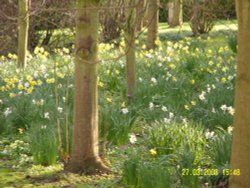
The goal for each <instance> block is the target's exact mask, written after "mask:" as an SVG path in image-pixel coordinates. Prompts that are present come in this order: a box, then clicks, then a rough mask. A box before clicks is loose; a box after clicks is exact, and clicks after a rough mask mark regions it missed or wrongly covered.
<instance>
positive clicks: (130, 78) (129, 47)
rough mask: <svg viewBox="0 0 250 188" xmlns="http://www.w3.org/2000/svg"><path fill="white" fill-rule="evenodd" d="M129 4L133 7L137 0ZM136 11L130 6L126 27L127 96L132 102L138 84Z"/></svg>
mask: <svg viewBox="0 0 250 188" xmlns="http://www.w3.org/2000/svg"><path fill="white" fill-rule="evenodd" d="M128 2H129V3H128V5H129V6H130V7H133V6H134V5H135V3H136V1H135V0H128ZM135 17H136V12H135V9H134V8H130V9H129V10H127V13H126V28H125V32H124V33H125V41H126V64H127V65H126V69H127V97H128V101H129V102H131V101H132V100H133V98H134V90H135V84H136V75H135V74H136V73H135V64H136V63H135V30H136V18H135Z"/></svg>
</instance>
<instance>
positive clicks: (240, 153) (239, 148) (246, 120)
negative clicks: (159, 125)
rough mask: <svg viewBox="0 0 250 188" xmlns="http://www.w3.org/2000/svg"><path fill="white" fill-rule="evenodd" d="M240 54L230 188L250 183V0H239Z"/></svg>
mask: <svg viewBox="0 0 250 188" xmlns="http://www.w3.org/2000/svg"><path fill="white" fill-rule="evenodd" d="M236 7H237V17H238V54H237V55H238V57H237V60H238V62H237V79H236V96H235V108H236V113H235V119H234V126H235V127H234V132H233V146H232V156H231V169H232V170H234V169H240V175H239V176H236V175H232V176H231V177H230V188H247V187H249V186H250V178H249V177H250V74H249V73H250V54H249V52H250V30H249V28H250V0H237V1H236Z"/></svg>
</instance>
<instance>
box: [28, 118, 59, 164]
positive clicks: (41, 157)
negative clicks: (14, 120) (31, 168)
mask: <svg viewBox="0 0 250 188" xmlns="http://www.w3.org/2000/svg"><path fill="white" fill-rule="evenodd" d="M53 126H54V125H53V124H41V123H34V124H33V125H32V128H31V131H30V143H31V151H32V155H33V159H34V163H35V164H41V165H45V166H48V165H52V164H55V163H56V161H57V156H58V143H57V136H56V132H55V129H54V127H53Z"/></svg>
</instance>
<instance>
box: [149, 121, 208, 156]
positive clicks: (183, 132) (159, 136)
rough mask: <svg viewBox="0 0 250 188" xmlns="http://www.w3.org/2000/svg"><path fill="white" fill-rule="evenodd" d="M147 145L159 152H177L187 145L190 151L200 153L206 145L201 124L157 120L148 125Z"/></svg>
mask: <svg viewBox="0 0 250 188" xmlns="http://www.w3.org/2000/svg"><path fill="white" fill-rule="evenodd" d="M184 138H185V139H184ZM146 139H147V145H148V147H149V148H156V149H157V153H159V154H165V155H166V154H167V155H168V154H173V153H178V152H179V151H180V150H183V149H184V148H185V147H186V146H188V147H189V148H190V149H191V151H195V152H196V154H199V155H202V153H203V152H204V149H205V145H206V139H205V137H204V134H203V131H202V128H201V126H200V125H199V126H194V125H192V124H187V125H186V126H185V125H183V124H177V123H174V122H173V123H170V124H168V123H164V122H157V123H154V124H152V125H151V126H150V127H148V133H147V138H146Z"/></svg>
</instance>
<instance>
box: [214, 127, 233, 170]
mask: <svg viewBox="0 0 250 188" xmlns="http://www.w3.org/2000/svg"><path fill="white" fill-rule="evenodd" d="M216 135H217V136H216V137H215V138H214V139H213V140H212V141H211V142H212V143H211V145H212V148H211V152H210V154H211V159H212V160H213V165H215V166H216V167H217V168H218V169H222V168H225V167H226V166H228V167H229V163H230V157H231V145H232V135H231V134H230V133H228V132H227V131H225V130H223V129H219V131H217V134H216Z"/></svg>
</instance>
